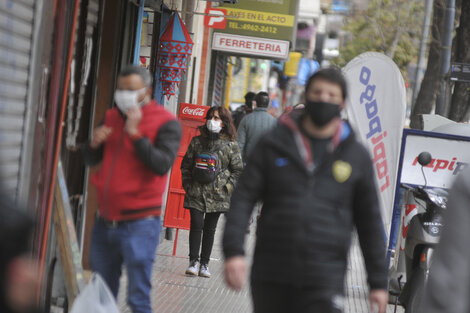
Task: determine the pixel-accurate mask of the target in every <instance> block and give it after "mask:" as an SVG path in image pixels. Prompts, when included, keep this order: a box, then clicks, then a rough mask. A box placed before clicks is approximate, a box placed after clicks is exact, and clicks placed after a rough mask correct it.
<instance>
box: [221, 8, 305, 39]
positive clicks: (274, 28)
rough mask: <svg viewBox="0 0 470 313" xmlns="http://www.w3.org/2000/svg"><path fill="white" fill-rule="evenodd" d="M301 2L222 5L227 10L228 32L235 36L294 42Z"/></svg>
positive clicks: (222, 30) (224, 31)
mask: <svg viewBox="0 0 470 313" xmlns="http://www.w3.org/2000/svg"><path fill="white" fill-rule="evenodd" d="M297 6H298V0H290V1H288V0H239V1H238V3H236V4H227V3H225V4H223V5H221V6H220V7H219V8H223V9H226V10H227V14H226V20H227V24H226V27H225V29H220V30H217V32H223V33H228V34H234V35H242V36H251V37H262V38H271V39H278V40H288V41H291V40H292V38H293V35H294V30H295V24H296V23H295V16H296V13H297Z"/></svg>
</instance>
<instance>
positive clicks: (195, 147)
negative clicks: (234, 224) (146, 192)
mask: <svg viewBox="0 0 470 313" xmlns="http://www.w3.org/2000/svg"><path fill="white" fill-rule="evenodd" d="M203 134H204V132H203ZM227 141H229V143H228V144H226V143H227ZM217 149H219V150H218V151H217ZM208 150H210V151H214V152H217V153H218V155H219V162H220V169H221V170H220V172H219V174H218V175H217V178H216V179H215V180H214V181H213V182H212V183H209V184H201V183H199V182H197V181H195V180H193V179H192V172H193V167H194V163H195V158H196V156H197V155H198V154H200V153H202V152H204V151H208ZM242 170H243V163H242V158H241V154H240V149H239V148H238V143H237V141H230V139H229V138H228V137H227V136H225V135H220V136H219V135H218V134H216V136H214V135H213V134H211V135H209V136H208V135H205V134H204V135H199V136H196V137H193V139H192V140H191V143H190V144H189V146H188V150H187V151H186V154H185V155H184V157H183V161H182V162H181V176H182V182H183V189H184V190H185V191H186V195H185V197H184V203H183V207H184V208H186V209H196V210H199V211H202V212H205V213H215V212H227V211H228V209H229V204H230V196H231V194H232V191H233V189H234V187H235V183H236V182H237V180H238V178H239V177H240V175H241V173H242Z"/></svg>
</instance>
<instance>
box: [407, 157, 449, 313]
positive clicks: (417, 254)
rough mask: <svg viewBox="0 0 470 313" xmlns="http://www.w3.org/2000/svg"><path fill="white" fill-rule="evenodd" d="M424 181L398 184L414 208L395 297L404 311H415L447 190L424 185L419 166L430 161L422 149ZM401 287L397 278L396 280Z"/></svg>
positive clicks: (438, 234)
mask: <svg viewBox="0 0 470 313" xmlns="http://www.w3.org/2000/svg"><path fill="white" fill-rule="evenodd" d="M418 162H419V164H420V165H421V172H422V173H423V177H424V181H425V185H424V186H423V187H421V186H418V187H414V186H410V185H405V184H402V185H401V186H402V187H403V188H405V189H407V190H408V191H409V192H411V193H412V195H413V198H414V200H415V202H416V204H417V207H421V208H422V209H424V210H418V212H419V213H417V214H416V215H414V216H413V217H412V219H411V221H410V223H409V225H408V230H407V233H406V238H405V254H404V255H405V264H406V283H405V284H404V286H403V288H402V289H401V291H400V295H399V298H398V301H399V302H400V303H401V304H402V305H403V306H404V307H405V313H415V312H418V308H419V305H420V302H421V298H422V293H423V288H424V285H425V284H426V281H427V279H428V275H429V269H430V266H431V263H432V256H433V252H434V249H435V248H436V245H437V244H438V243H439V238H440V234H441V229H442V226H443V224H442V213H443V212H444V210H445V209H446V206H447V196H448V193H447V191H446V190H445V189H442V188H432V187H426V185H427V182H426V175H425V174H424V170H423V167H424V166H426V165H428V164H429V163H430V162H431V154H429V153H428V152H422V153H420V154H419V156H418ZM399 285H400V287H401V282H400V281H399Z"/></svg>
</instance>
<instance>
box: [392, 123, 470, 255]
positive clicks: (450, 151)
mask: <svg viewBox="0 0 470 313" xmlns="http://www.w3.org/2000/svg"><path fill="white" fill-rule="evenodd" d="M421 152H429V153H430V154H431V157H432V159H431V163H429V165H427V166H424V167H423V171H421V165H420V164H419V163H418V159H417V158H418V155H419V154H420V153H421ZM469 162H470V137H464V136H457V135H448V134H442V133H436V132H427V131H420V130H414V129H405V130H404V131H403V139H402V145H401V153H400V161H399V166H398V176H397V182H396V193H395V198H394V211H393V219H392V224H391V227H390V241H389V247H388V253H387V258H388V259H389V262H391V261H392V260H391V255H392V251H395V248H396V245H397V237H398V232H399V229H400V224H402V225H401V227H402V231H401V244H400V249H401V250H403V249H404V243H405V238H406V232H407V228H408V224H409V222H410V221H411V219H412V217H413V216H414V215H416V214H417V213H418V207H417V206H416V203H414V202H413V201H411V202H409V203H408V202H405V203H402V202H403V200H404V199H402V197H403V193H401V192H400V191H399V190H400V185H401V184H408V185H414V186H426V187H437V188H445V189H448V188H450V187H451V186H452V183H453V181H454V179H455V177H456V176H457V175H458V174H460V173H461V172H462V171H463V170H464V169H465V168H466V167H467V166H468V164H469ZM423 173H424V175H425V176H426V181H425V179H424V176H423ZM400 204H402V205H400ZM394 258H396V256H395V257H394ZM395 261H396V259H394V261H393V262H395Z"/></svg>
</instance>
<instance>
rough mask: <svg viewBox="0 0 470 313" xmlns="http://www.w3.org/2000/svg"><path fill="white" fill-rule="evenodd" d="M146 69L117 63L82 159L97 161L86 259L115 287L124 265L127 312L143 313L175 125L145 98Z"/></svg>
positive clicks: (148, 82)
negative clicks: (108, 102)
mask: <svg viewBox="0 0 470 313" xmlns="http://www.w3.org/2000/svg"><path fill="white" fill-rule="evenodd" d="M151 94H152V90H151V77H150V74H149V72H148V71H147V70H145V69H142V68H140V67H136V66H128V67H125V68H124V69H123V70H122V71H121V72H120V74H119V77H118V83H117V89H116V91H115V93H114V101H115V102H116V105H117V107H115V108H112V109H109V110H108V111H107V112H106V115H105V118H104V122H103V124H102V125H101V126H98V127H97V128H95V130H94V131H93V136H92V139H91V141H90V142H89V143H88V144H87V145H86V146H85V148H84V159H85V163H86V164H88V165H97V164H99V163H101V167H100V168H99V170H98V171H97V172H96V173H95V174H94V175H93V176H92V178H91V181H92V183H93V185H95V187H96V190H97V195H98V204H99V208H98V215H97V219H96V221H95V225H94V227H93V231H92V239H91V248H90V263H91V268H92V270H93V271H96V272H98V273H99V274H100V275H101V276H102V277H103V278H104V280H105V281H106V283H107V284H108V286H109V288H110V289H111V292H112V293H113V295H114V296H115V297H117V295H118V289H119V278H120V276H121V272H122V269H121V266H122V265H123V264H124V265H125V266H126V269H127V275H128V277H129V279H128V297H127V299H128V303H129V306H130V307H131V309H132V312H133V313H151V311H152V310H151V307H150V289H151V280H150V278H151V273H152V265H153V261H154V258H155V252H156V249H157V245H158V239H159V235H160V229H161V222H160V214H161V205H162V197H163V193H164V192H165V190H166V185H167V173H168V171H169V170H170V168H171V166H172V165H173V162H174V160H175V157H176V153H177V152H178V148H179V144H180V139H181V126H180V124H179V122H178V121H177V120H176V117H175V116H174V115H173V114H171V113H170V112H168V111H166V110H165V109H164V108H163V107H162V106H161V105H158V104H157V103H156V102H155V101H154V100H151Z"/></svg>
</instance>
